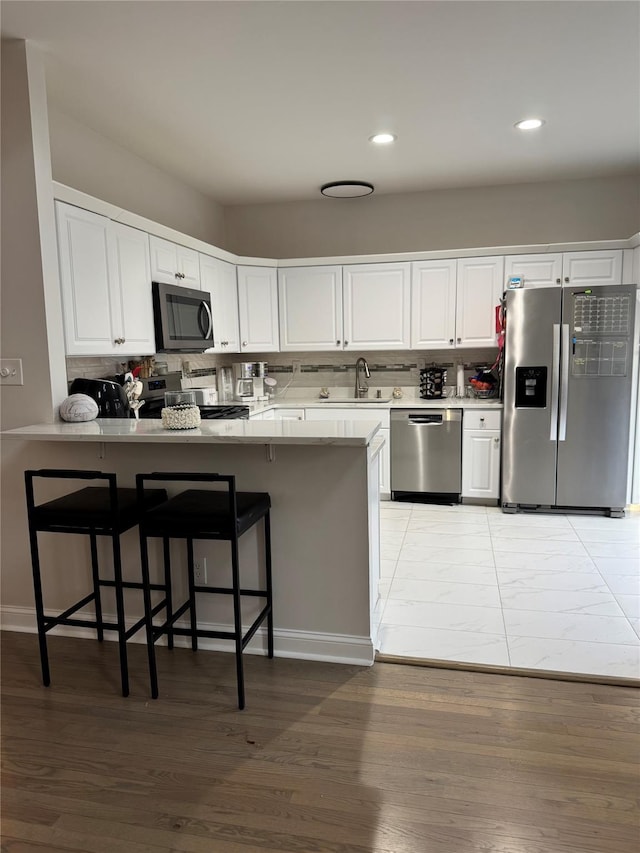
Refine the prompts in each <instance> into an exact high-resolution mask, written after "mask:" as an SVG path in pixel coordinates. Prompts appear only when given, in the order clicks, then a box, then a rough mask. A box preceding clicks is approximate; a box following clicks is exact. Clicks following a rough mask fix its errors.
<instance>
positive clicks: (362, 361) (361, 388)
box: [354, 356, 371, 399]
mask: <svg viewBox="0 0 640 853" xmlns="http://www.w3.org/2000/svg"><path fill="white" fill-rule="evenodd" d="M361 367H364V375H365V376H366V378H367V379H370V378H371V372H370V370H369V365H368V364H367V360H366V358H362V356H360V358H359V359H358V360H357V361H356V390H355V395H354V396H355V397H356V398H358V399H360V398H362V397H366V396H367V394H368V393H369V386H368V385H367V384H366V383H364V384H362V385H361V384H360V368H361Z"/></svg>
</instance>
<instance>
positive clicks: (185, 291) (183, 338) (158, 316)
mask: <svg viewBox="0 0 640 853" xmlns="http://www.w3.org/2000/svg"><path fill="white" fill-rule="evenodd" d="M151 287H152V293H153V319H154V324H155V332H156V351H157V352H194V350H195V351H198V350H205V349H208V348H209V347H211V346H213V316H212V314H211V295H210V294H209V293H208V292H207V291H206V290H192V289H191V288H189V287H179V286H178V285H175V284H162V283H161V282H157V281H154V282H152V285H151Z"/></svg>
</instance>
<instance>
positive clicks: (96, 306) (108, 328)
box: [56, 201, 120, 355]
mask: <svg viewBox="0 0 640 853" xmlns="http://www.w3.org/2000/svg"><path fill="white" fill-rule="evenodd" d="M109 226H110V220H109V219H107V218H106V217H105V216H99V215H98V214H97V213H90V212H89V211H87V210H82V209H81V208H79V207H73V206H72V205H69V204H64V203H62V202H59V201H57V202H56V227H57V232H58V258H59V264H60V286H61V289H62V310H63V317H64V332H65V341H66V352H67V355H110V354H111V353H114V352H116V351H117V346H118V345H117V344H116V343H115V338H118V337H120V334H119V332H118V331H117V330H115V329H114V325H115V324H114V320H115V319H116V318H114V317H113V315H112V310H113V308H112V299H111V292H110V284H109Z"/></svg>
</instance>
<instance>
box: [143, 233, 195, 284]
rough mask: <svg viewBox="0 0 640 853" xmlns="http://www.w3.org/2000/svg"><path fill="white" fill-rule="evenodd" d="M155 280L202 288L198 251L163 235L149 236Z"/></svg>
mask: <svg viewBox="0 0 640 853" xmlns="http://www.w3.org/2000/svg"><path fill="white" fill-rule="evenodd" d="M149 245H150V249H151V273H152V277H153V281H162V282H164V283H165V284H180V285H182V286H183V287H193V288H195V289H196V290H199V289H200V261H199V258H198V252H196V251H194V250H193V249H187V247H186V246H179V245H178V244H177V243H172V242H171V241H170V240H163V239H162V238H161V237H154V236H153V235H151V236H150V237H149Z"/></svg>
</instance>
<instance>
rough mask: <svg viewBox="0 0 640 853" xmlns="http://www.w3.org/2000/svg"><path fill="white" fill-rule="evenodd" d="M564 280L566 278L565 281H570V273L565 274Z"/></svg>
mask: <svg viewBox="0 0 640 853" xmlns="http://www.w3.org/2000/svg"><path fill="white" fill-rule="evenodd" d="M564 280H565V281H566V282H567V284H568V283H569V281H570V278H569V276H568V275H565V277H564Z"/></svg>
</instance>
